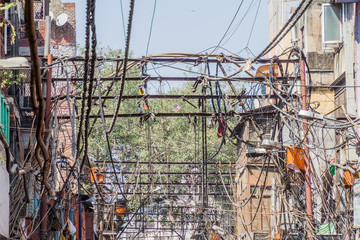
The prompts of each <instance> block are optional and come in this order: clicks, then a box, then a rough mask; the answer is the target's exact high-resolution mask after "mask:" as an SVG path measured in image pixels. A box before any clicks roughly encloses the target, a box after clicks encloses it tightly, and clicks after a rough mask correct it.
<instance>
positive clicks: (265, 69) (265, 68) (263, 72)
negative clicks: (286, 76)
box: [256, 63, 280, 77]
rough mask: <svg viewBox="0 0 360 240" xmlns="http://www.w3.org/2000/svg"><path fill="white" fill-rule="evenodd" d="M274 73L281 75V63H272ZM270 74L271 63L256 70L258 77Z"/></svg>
mask: <svg viewBox="0 0 360 240" xmlns="http://www.w3.org/2000/svg"><path fill="white" fill-rule="evenodd" d="M272 70H273V74H274V76H275V77H277V76H279V72H280V71H279V65H277V64H276V63H274V64H273V65H272ZM269 74H270V64H265V65H262V66H260V67H259V68H258V69H257V71H256V77H268V76H269Z"/></svg>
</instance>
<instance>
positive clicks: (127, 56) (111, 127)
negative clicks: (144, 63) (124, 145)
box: [108, 0, 135, 133]
mask: <svg viewBox="0 0 360 240" xmlns="http://www.w3.org/2000/svg"><path fill="white" fill-rule="evenodd" d="M134 6H135V0H131V1H130V12H129V20H128V27H127V36H126V43H125V55H124V64H123V72H122V76H121V86H120V93H119V100H118V102H117V105H116V110H115V113H114V116H113V120H112V122H111V124H110V128H109V130H108V132H109V133H111V132H112V130H113V129H114V126H115V122H116V119H117V115H118V113H119V110H120V105H121V101H122V95H123V92H124V87H125V78H126V70H127V62H128V58H129V48H130V36H131V28H132V22H133V15H134Z"/></svg>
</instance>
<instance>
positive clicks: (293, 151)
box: [286, 146, 305, 171]
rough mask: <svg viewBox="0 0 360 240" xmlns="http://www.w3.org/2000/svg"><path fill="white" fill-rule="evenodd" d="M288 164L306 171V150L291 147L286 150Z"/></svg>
mask: <svg viewBox="0 0 360 240" xmlns="http://www.w3.org/2000/svg"><path fill="white" fill-rule="evenodd" d="M286 164H287V165H288V164H294V165H295V166H296V167H298V168H299V169H300V170H301V171H305V155H304V150H302V149H301V148H299V147H293V146H289V147H288V148H287V149H286Z"/></svg>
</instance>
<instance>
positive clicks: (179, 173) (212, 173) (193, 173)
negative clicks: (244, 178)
mask: <svg viewBox="0 0 360 240" xmlns="http://www.w3.org/2000/svg"><path fill="white" fill-rule="evenodd" d="M115 173H116V174H120V173H121V174H135V173H134V172H125V171H124V172H120V171H117V172H112V171H110V172H102V174H115ZM137 174H141V175H184V176H186V175H201V174H202V173H201V172H152V173H149V172H140V173H137ZM232 174H235V172H234V173H232ZM207 175H219V173H218V172H209V173H207ZM221 175H230V173H228V172H227V173H221Z"/></svg>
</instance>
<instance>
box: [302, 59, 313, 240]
mask: <svg viewBox="0 0 360 240" xmlns="http://www.w3.org/2000/svg"><path fill="white" fill-rule="evenodd" d="M300 85H301V109H302V110H307V101H306V94H307V92H306V80H305V60H301V61H300ZM306 121H307V120H306V119H304V122H306ZM303 128H304V134H305V133H306V132H307V129H308V126H307V124H306V123H304V124H303ZM304 137H305V138H304V153H305V194H306V214H307V216H308V222H307V239H310V240H311V239H313V234H314V229H313V224H312V222H313V209H312V199H311V197H312V196H311V195H312V194H311V158H310V155H309V148H308V147H307V144H308V139H307V137H306V136H304Z"/></svg>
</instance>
